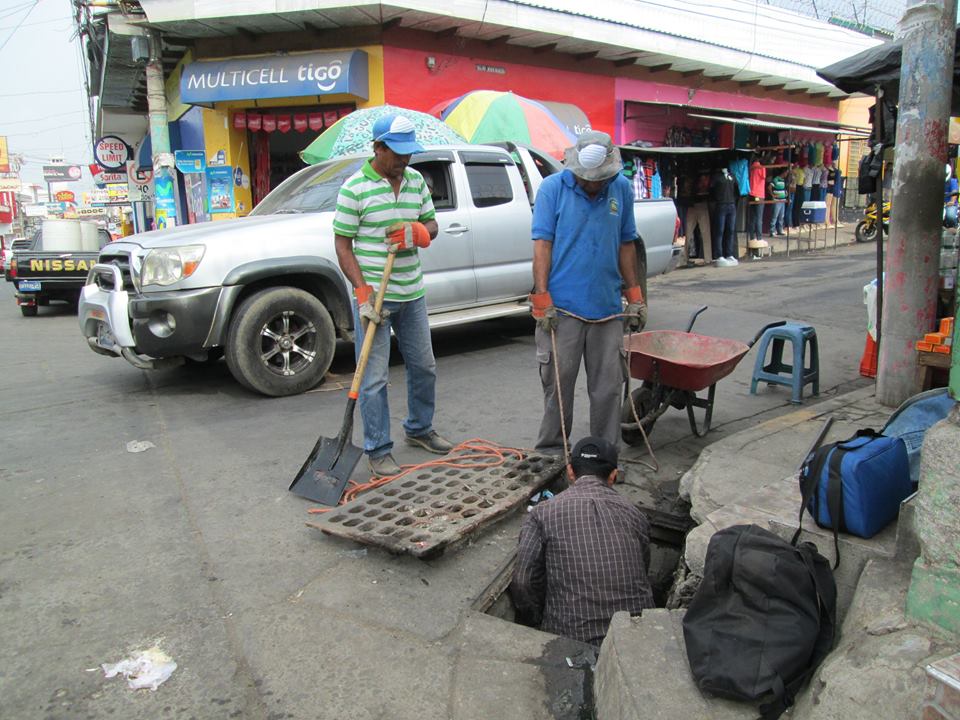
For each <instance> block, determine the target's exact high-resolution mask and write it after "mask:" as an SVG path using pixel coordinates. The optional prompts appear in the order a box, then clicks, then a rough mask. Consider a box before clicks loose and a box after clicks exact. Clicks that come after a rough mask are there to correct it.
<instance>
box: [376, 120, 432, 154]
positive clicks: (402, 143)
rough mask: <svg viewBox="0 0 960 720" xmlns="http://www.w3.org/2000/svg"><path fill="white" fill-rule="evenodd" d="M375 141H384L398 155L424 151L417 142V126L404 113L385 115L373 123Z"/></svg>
mask: <svg viewBox="0 0 960 720" xmlns="http://www.w3.org/2000/svg"><path fill="white" fill-rule="evenodd" d="M373 141H374V142H382V143H383V144H385V145H386V146H387V147H388V148H390V149H391V150H393V151H394V152H395V153H396V154H397V155H413V154H414V153H419V152H423V145H421V144H420V143H418V142H417V133H416V128H415V126H414V124H413V122H411V121H410V119H409V118H406V117H404V116H403V115H384V116H383V117H381V118H378V119H377V121H376V122H375V123H374V124H373Z"/></svg>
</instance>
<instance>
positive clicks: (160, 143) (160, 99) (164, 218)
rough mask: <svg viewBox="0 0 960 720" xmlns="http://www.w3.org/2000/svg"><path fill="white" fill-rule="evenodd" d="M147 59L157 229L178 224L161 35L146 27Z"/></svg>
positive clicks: (155, 222) (148, 108) (154, 215)
mask: <svg viewBox="0 0 960 720" xmlns="http://www.w3.org/2000/svg"><path fill="white" fill-rule="evenodd" d="M147 32H148V35H147V39H148V41H149V43H150V59H149V60H148V61H147V67H146V76H147V112H148V114H149V117H150V143H151V147H152V149H153V192H154V210H153V222H154V226H155V228H156V229H157V230H160V229H163V228H168V227H173V226H175V225H176V224H177V202H176V197H175V194H174V179H175V174H174V170H173V168H174V158H173V153H172V152H170V129H169V126H168V124H167V123H168V121H167V94H166V90H165V88H164V85H163V52H162V45H161V41H160V35H159V33H157V32H156V31H155V30H148V31H147Z"/></svg>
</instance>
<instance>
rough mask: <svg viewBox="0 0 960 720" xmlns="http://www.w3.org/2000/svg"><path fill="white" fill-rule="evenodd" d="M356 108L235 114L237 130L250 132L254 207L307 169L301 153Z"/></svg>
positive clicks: (314, 107)
mask: <svg viewBox="0 0 960 720" xmlns="http://www.w3.org/2000/svg"><path fill="white" fill-rule="evenodd" d="M355 109H356V105H355V104H353V103H351V104H345V105H311V106H306V107H285V108H270V109H265V108H250V109H248V110H240V111H237V112H236V113H234V117H233V122H234V127H236V128H237V129H246V130H247V139H248V141H249V142H248V147H249V148H250V185H251V190H252V192H253V204H254V207H256V205H257V204H258V203H259V202H260V201H261V200H263V198H264V197H266V195H267V193H269V192H270V191H271V190H273V189H274V188H275V187H277V186H278V185H279V184H280V183H282V182H283V181H284V180H286V179H287V178H288V177H290V176H291V175H293V174H294V173H295V172H297V171H298V170H302V169H303V168H304V167H306V166H305V165H304V163H303V160H301V159H300V152H301V151H302V150H304V149H305V148H306V147H307V146H308V145H309V144H310V143H312V142H313V141H314V140H315V139H316V137H317V135H319V134H320V133H322V132H323V131H324V130H326V129H327V128H329V127H330V126H331V125H333V124H334V123H335V122H337V120H339V119H340V118H342V117H343V116H344V115H347V114H348V113H350V112H353V110H355Z"/></svg>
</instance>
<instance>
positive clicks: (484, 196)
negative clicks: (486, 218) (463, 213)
mask: <svg viewBox="0 0 960 720" xmlns="http://www.w3.org/2000/svg"><path fill="white" fill-rule="evenodd" d="M466 169H467V182H468V183H469V185H470V196H471V197H472V198H473V204H474V206H475V207H478V208H485V207H493V206H494V205H503V204H504V203H508V202H510V201H511V200H513V187H511V185H510V176H509V175H508V174H507V168H506V167H505V166H504V165H500V164H498V165H487V164H480V163H468V164H467V166H466Z"/></svg>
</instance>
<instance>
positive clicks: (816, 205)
mask: <svg viewBox="0 0 960 720" xmlns="http://www.w3.org/2000/svg"><path fill="white" fill-rule="evenodd" d="M800 221H801V222H805V223H815V224H822V223H825V222H826V221H827V204H826V203H825V202H824V201H823V200H807V202H805V203H804V204H803V205H801V206H800Z"/></svg>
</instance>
